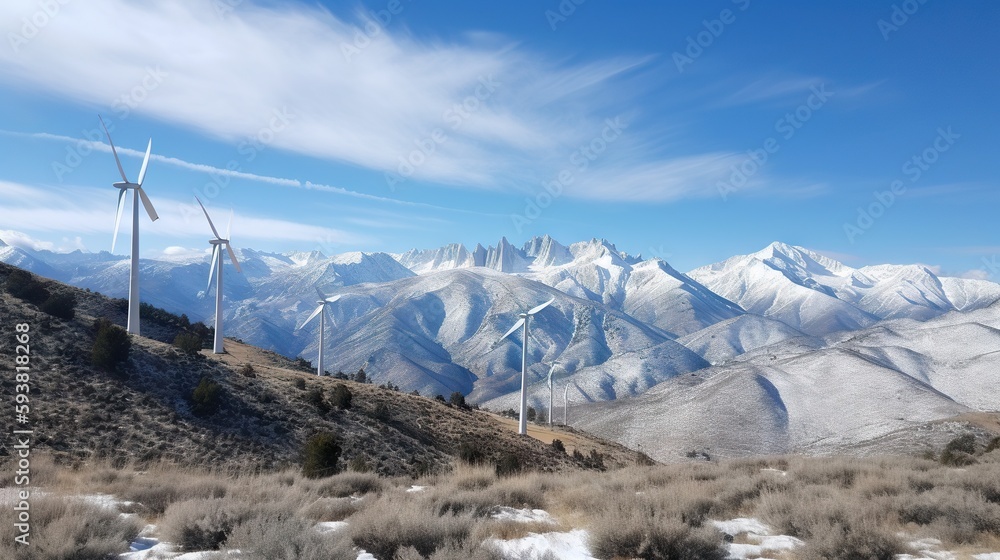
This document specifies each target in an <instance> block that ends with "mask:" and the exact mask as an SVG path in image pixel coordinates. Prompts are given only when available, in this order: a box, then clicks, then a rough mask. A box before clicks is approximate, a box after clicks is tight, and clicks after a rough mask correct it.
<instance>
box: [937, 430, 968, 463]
mask: <svg viewBox="0 0 1000 560" xmlns="http://www.w3.org/2000/svg"><path fill="white" fill-rule="evenodd" d="M975 452H976V436H974V435H973V434H963V435H961V436H958V437H957V438H955V439H953V440H951V441H949V442H948V445H945V446H944V451H942V452H941V458H940V461H941V464H942V465H948V466H950V467H965V466H968V465H971V464H974V463H975V462H976V459H975V458H974V457H973V454H975Z"/></svg>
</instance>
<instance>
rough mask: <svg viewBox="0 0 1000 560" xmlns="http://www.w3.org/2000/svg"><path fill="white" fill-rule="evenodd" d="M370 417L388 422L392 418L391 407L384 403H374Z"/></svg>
mask: <svg viewBox="0 0 1000 560" xmlns="http://www.w3.org/2000/svg"><path fill="white" fill-rule="evenodd" d="M372 418H374V419H376V420H381V421H383V422H388V421H389V420H392V409H391V408H389V405H387V404H385V403H378V404H377V405H375V409H374V410H372Z"/></svg>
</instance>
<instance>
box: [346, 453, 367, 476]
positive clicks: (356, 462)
mask: <svg viewBox="0 0 1000 560" xmlns="http://www.w3.org/2000/svg"><path fill="white" fill-rule="evenodd" d="M347 466H348V468H349V469H351V470H352V471H354V472H359V473H366V472H369V471H371V470H372V467H371V465H369V464H368V461H366V460H365V456H364V455H355V456H354V457H352V458H351V461H350V462H349V463H348V464H347Z"/></svg>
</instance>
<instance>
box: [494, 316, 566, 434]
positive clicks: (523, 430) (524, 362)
mask: <svg viewBox="0 0 1000 560" xmlns="http://www.w3.org/2000/svg"><path fill="white" fill-rule="evenodd" d="M555 300H556V298H552V299H550V300H549V301H547V302H545V303H543V304H541V305H539V306H538V307H534V308H532V309H529V310H528V311H526V312H524V313H521V315H520V317H521V318H520V319H518V320H517V322H516V323H514V326H513V327H511V328H510V330H509V331H507V334H505V335H503V336H501V337H500V340H503V339H505V338H507V337H508V336H510V335H511V333H513V332H514V331H516V330H517V329H519V328H521V327H524V335H523V338H522V341H521V416H520V420H519V421H518V425H517V433H519V434H521V435H522V436H523V435H527V433H528V413H527V410H528V392H527V391H528V323H529V322H531V317H532V316H533V315H535V314H536V313H538V312H539V311H541V310H543V309H545V308H546V307H548V306H549V305H551V304H552V302H554V301H555Z"/></svg>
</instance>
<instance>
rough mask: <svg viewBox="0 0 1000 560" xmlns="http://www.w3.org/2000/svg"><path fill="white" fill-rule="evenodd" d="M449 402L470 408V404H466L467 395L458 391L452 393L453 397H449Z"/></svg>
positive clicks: (459, 406) (456, 405)
mask: <svg viewBox="0 0 1000 560" xmlns="http://www.w3.org/2000/svg"><path fill="white" fill-rule="evenodd" d="M448 402H450V403H451V405H452V406H455V407H458V408H468V405H466V404H465V395H463V394H462V393H459V392H458V391H455V392H454V393H452V394H451V397H449V398H448Z"/></svg>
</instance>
